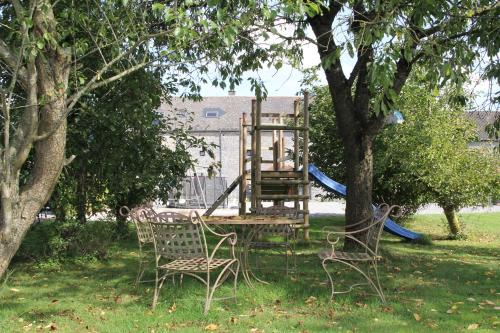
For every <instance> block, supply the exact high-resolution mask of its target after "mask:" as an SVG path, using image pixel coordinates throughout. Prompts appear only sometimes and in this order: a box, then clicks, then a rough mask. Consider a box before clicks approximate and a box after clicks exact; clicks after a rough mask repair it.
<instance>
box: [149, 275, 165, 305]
mask: <svg viewBox="0 0 500 333" xmlns="http://www.w3.org/2000/svg"><path fill="white" fill-rule="evenodd" d="M167 273H168V272H165V275H163V276H162V277H161V278H160V279H158V275H159V274H158V270H156V279H155V293H154V295H153V304H152V305H151V308H152V309H153V310H154V309H155V308H156V304H157V303H158V297H159V295H160V290H161V287H162V286H163V283H164V282H165V280H166V278H167Z"/></svg>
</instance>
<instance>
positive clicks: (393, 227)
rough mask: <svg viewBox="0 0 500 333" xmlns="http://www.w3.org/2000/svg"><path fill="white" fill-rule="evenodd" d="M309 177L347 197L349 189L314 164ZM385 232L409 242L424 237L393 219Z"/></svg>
mask: <svg viewBox="0 0 500 333" xmlns="http://www.w3.org/2000/svg"><path fill="white" fill-rule="evenodd" d="M309 175H310V176H311V178H312V179H313V180H314V181H315V182H317V183H318V184H320V185H321V186H322V187H323V188H325V189H326V190H327V191H329V192H334V193H336V194H338V195H340V196H343V197H345V196H346V195H347V188H346V186H345V185H342V184H340V183H337V182H336V181H334V180H333V179H331V178H329V177H328V176H327V175H325V174H324V173H323V172H321V171H320V170H319V169H318V168H317V167H316V166H315V165H314V164H309ZM384 230H385V231H387V232H389V233H391V234H393V235H395V236H399V237H402V238H405V239H408V240H416V239H419V238H420V237H422V234H419V233H417V232H413V231H411V230H408V229H406V228H403V227H402V226H400V225H399V224H397V223H396V222H394V221H393V220H391V219H387V220H386V221H385V224H384Z"/></svg>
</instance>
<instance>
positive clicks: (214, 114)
mask: <svg viewBox="0 0 500 333" xmlns="http://www.w3.org/2000/svg"><path fill="white" fill-rule="evenodd" d="M205 118H219V111H216V110H210V111H208V110H207V111H205Z"/></svg>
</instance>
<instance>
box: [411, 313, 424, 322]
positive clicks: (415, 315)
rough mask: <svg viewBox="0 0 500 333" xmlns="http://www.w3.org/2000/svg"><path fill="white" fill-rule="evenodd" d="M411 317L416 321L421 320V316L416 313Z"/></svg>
mask: <svg viewBox="0 0 500 333" xmlns="http://www.w3.org/2000/svg"><path fill="white" fill-rule="evenodd" d="M413 318H415V320H416V321H420V320H422V317H421V316H420V315H419V314H418V313H414V314H413Z"/></svg>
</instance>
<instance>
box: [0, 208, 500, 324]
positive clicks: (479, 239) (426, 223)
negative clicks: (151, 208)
mask: <svg viewBox="0 0 500 333" xmlns="http://www.w3.org/2000/svg"><path fill="white" fill-rule="evenodd" d="M461 217H462V220H463V222H464V224H465V232H466V233H468V234H469V238H468V240H460V241H451V240H446V239H445V236H446V233H447V232H446V229H445V227H444V220H443V218H442V217H441V216H440V215H429V216H419V217H417V218H415V219H414V220H412V221H410V222H409V224H408V225H407V226H408V227H410V228H412V229H413V230H416V231H422V232H425V233H428V234H430V235H431V236H432V238H433V239H435V240H434V242H433V244H432V245H419V244H410V243H406V242H402V241H400V240H399V239H397V238H394V237H393V236H390V235H388V234H385V235H384V239H383V241H382V243H381V247H382V251H383V255H384V261H383V263H382V265H381V280H382V284H383V286H384V290H385V293H386V296H387V299H388V304H387V305H386V306H383V305H382V304H381V303H380V301H379V299H378V298H377V297H376V295H375V294H374V292H373V291H371V290H369V289H364V287H361V288H359V289H356V290H355V291H354V292H352V293H350V294H347V295H342V296H339V297H337V298H335V299H334V300H333V301H330V299H329V295H330V287H329V285H328V284H327V283H326V282H327V280H326V279H327V277H326V275H325V273H324V272H323V270H322V268H321V264H320V261H319V259H318V258H317V255H316V253H317V252H318V250H319V249H320V248H321V247H322V242H321V238H322V237H321V234H320V232H319V230H320V229H321V227H322V226H324V225H328V224H330V223H339V222H340V221H341V220H342V219H341V218H339V217H330V218H326V217H322V218H316V219H312V221H311V223H312V226H313V230H312V232H311V236H312V241H311V243H310V244H309V245H306V244H299V246H298V249H297V250H298V256H297V264H298V272H297V273H296V274H295V275H293V276H289V277H287V276H286V275H285V274H284V272H283V271H280V270H276V269H274V270H272V271H259V272H258V273H259V274H260V277H262V278H264V279H265V280H267V281H269V282H270V284H269V285H265V284H258V285H257V286H256V288H255V289H252V288H249V287H247V286H246V285H245V284H244V283H240V284H239V286H238V300H237V303H236V304H235V303H234V301H221V302H214V303H213V304H212V308H211V311H210V313H209V314H208V315H207V316H206V317H205V316H203V315H202V305H203V299H204V295H203V292H204V288H203V286H202V285H201V284H200V283H198V282H196V281H193V280H192V279H189V278H185V280H184V283H183V284H182V285H181V286H179V285H176V286H174V287H173V286H172V285H171V284H170V283H167V284H166V285H165V286H164V288H163V289H162V292H161V295H160V304H159V305H158V307H157V308H156V310H155V311H152V310H151V309H150V303H151V300H152V292H153V289H154V285H153V283H144V284H141V286H140V287H139V288H138V289H135V288H134V278H135V274H136V268H137V260H136V256H137V248H136V246H135V242H134V241H133V240H132V239H130V240H128V241H123V242H120V243H114V244H112V248H111V251H110V256H109V259H107V260H103V261H94V262H88V261H72V262H67V263H64V264H63V265H61V266H60V267H58V266H51V265H43V264H40V263H38V264H35V263H30V262H17V263H15V264H13V265H12V267H11V269H12V273H11V274H10V275H9V277H8V279H7V280H6V281H5V282H4V284H3V285H0V332H2V333H3V332H35V331H50V330H52V331H54V330H55V331H59V332H167V331H178V332H200V331H206V330H210V329H213V330H215V331H217V332H373V333H374V332H384V333H385V332H389V333H392V332H461V331H470V330H474V331H475V332H493V331H497V330H498V328H499V327H500V319H499V317H498V315H499V314H500V308H499V306H500V302H499V295H500V278H499V273H500V260H499V259H500V258H499V255H500V253H499V246H500V214H499V213H491V214H468V215H463V216H461ZM261 261H262V262H263V263H262V264H261V266H264V264H265V261H272V265H271V267H274V268H276V267H283V266H284V258H283V255H279V254H278V253H271V254H270V255H266V256H265V257H263V258H262V260H261ZM334 268H335V267H334ZM336 268H338V270H337V272H336V273H335V274H334V276H335V277H336V278H337V279H338V280H343V279H344V280H347V281H351V280H353V279H357V278H358V277H357V275H355V274H353V273H352V272H348V271H346V270H344V269H343V268H341V267H336ZM168 282H170V281H168ZM230 285H231V283H227V284H226V286H224V287H221V290H220V292H219V295H221V294H224V293H226V294H227V293H228V292H229V286H230ZM211 324H212V325H211Z"/></svg>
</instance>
